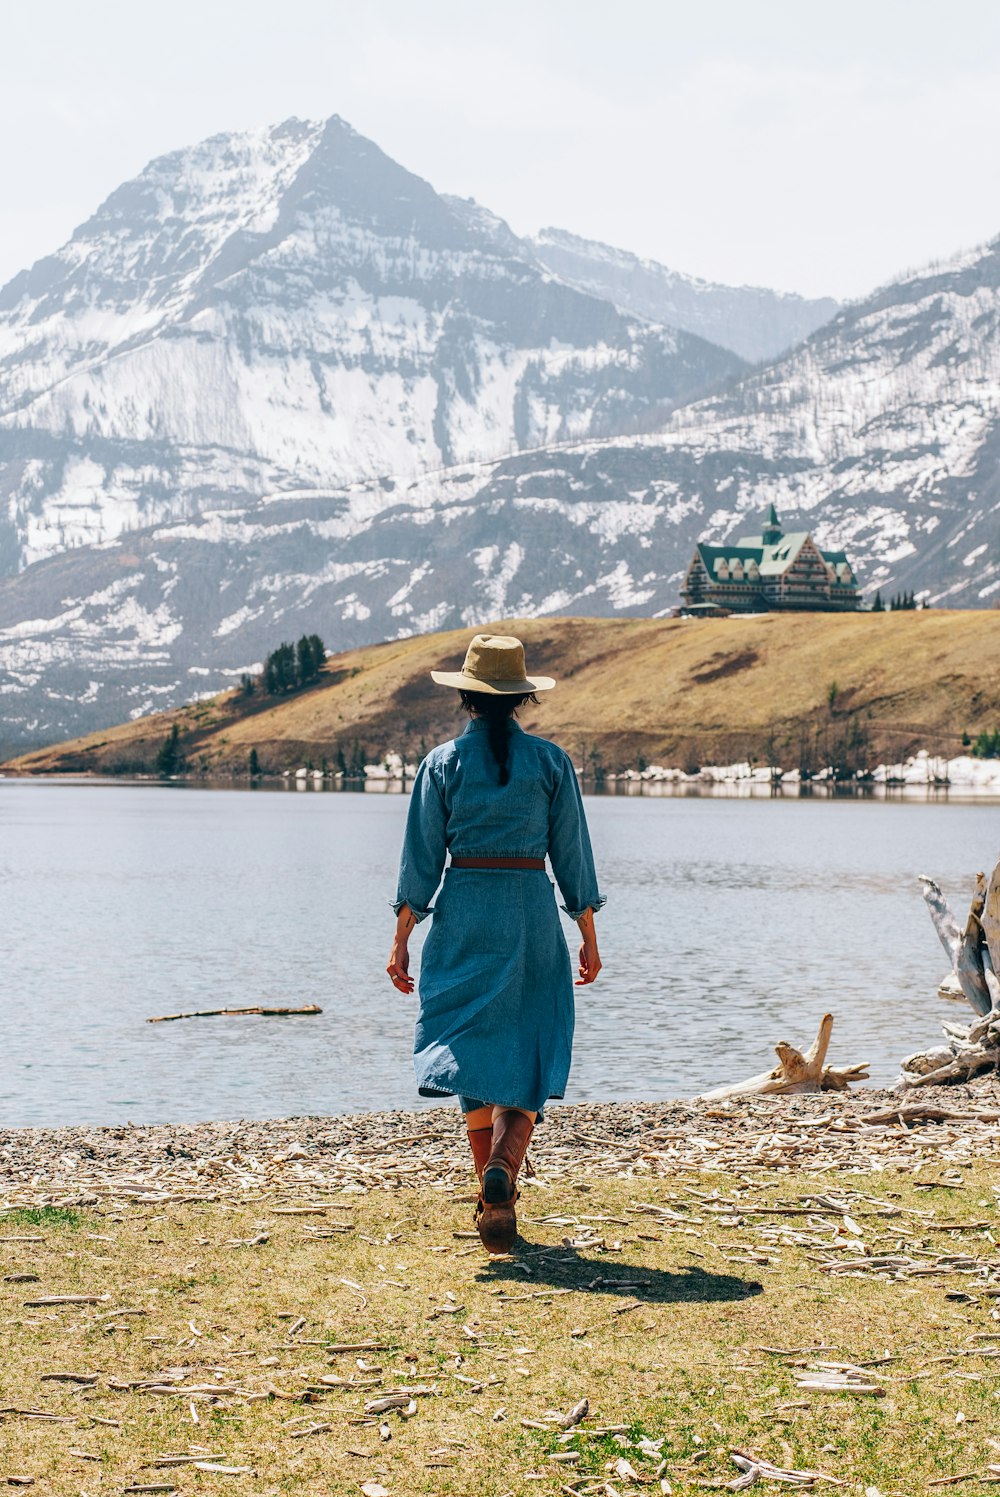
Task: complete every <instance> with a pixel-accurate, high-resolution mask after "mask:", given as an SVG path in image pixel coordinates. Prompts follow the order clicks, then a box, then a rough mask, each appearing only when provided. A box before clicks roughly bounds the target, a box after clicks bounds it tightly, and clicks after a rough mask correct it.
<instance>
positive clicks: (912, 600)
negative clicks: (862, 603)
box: [872, 592, 927, 613]
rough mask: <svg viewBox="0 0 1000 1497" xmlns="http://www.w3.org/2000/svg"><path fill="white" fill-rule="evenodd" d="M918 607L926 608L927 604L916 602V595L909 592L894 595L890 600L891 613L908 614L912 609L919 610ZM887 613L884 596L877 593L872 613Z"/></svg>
mask: <svg viewBox="0 0 1000 1497" xmlns="http://www.w3.org/2000/svg"><path fill="white" fill-rule="evenodd" d="M918 607H923V608H926V607H927V604H926V603H923V604H918V603H917V600H916V597H915V595H914V594H913V593H912V592H908V593H894V594H893V596H892V597H891V598H890V599H889V612H890V613H906V612H908V611H909V610H910V609H915V608H918ZM885 612H886V605H885V603H884V602H883V601H882V594H881V593H880V592H877V593H876V594H875V601H874V602H873V603H872V613H885Z"/></svg>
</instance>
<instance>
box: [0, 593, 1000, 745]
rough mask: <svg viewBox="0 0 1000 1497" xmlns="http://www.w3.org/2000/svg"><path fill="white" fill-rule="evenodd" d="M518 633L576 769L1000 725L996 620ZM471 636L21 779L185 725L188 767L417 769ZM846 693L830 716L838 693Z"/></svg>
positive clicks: (133, 737) (365, 653)
mask: <svg viewBox="0 0 1000 1497" xmlns="http://www.w3.org/2000/svg"><path fill="white" fill-rule="evenodd" d="M494 627H496V628H497V629H500V628H502V629H504V630H507V631H516V632H517V633H518V634H519V635H521V636H522V637H523V638H524V639H525V641H526V642H527V644H528V647H529V662H530V664H531V665H532V666H533V667H534V668H535V669H538V670H543V671H547V672H550V673H551V674H553V675H556V676H558V677H559V678H560V685H559V688H558V689H557V690H556V691H554V692H552V694H551V695H550V696H547V697H546V698H545V700H544V705H543V706H542V708H540V709H537V710H533V711H532V712H529V713H526V715H525V717H524V722H525V725H526V726H527V727H529V728H531V727H533V726H534V727H537V728H538V730H539V731H543V732H545V733H546V734H547V735H549V736H551V737H553V738H555V739H556V740H557V741H558V742H560V743H562V744H564V745H565V746H566V747H567V748H568V749H570V750H571V751H572V752H573V753H574V754H575V755H576V756H577V757H578V759H579V760H583V759H585V758H587V757H589V755H590V754H591V753H592V752H593V751H594V750H597V751H599V752H600V753H601V755H602V756H603V759H604V762H605V765H606V767H607V768H609V769H615V768H618V767H627V766H632V765H635V763H636V762H637V759H638V758H639V756H640V755H641V756H643V757H644V758H645V759H646V760H647V761H648V762H650V763H662V764H680V765H681V766H682V767H683V766H684V765H685V764H686V763H688V762H693V763H695V764H707V763H713V762H714V763H726V762H732V761H733V760H736V759H739V758H744V757H747V756H748V755H753V756H754V757H755V758H756V759H757V760H758V761H763V760H764V759H765V758H767V757H770V756H771V755H775V754H776V755H777V756H778V757H779V760H780V762H783V763H784V765H785V767H791V766H792V765H793V764H796V763H798V755H799V751H800V746H801V742H802V739H803V735H807V736H808V735H813V734H815V732H816V730H817V729H819V730H820V731H821V732H826V731H828V732H829V733H830V734H832V735H833V736H836V735H837V734H838V733H840V732H843V731H845V730H846V727H847V726H848V724H849V723H850V722H851V720H852V718H853V719H854V720H855V721H856V722H857V723H859V724H860V725H861V726H863V727H864V729H865V730H866V731H867V732H868V733H869V734H870V737H871V741H872V746H873V749H874V751H875V752H876V753H877V754H878V755H880V756H882V757H884V756H889V757H892V758H899V757H902V756H903V755H904V754H905V753H907V752H909V751H911V750H912V749H913V748H914V747H925V748H928V749H930V750H931V751H933V752H939V753H957V752H958V751H959V749H960V744H961V735H962V732H963V730H966V729H967V730H968V731H969V732H971V733H973V734H974V733H976V732H978V731H980V730H982V729H986V728H989V729H992V728H993V727H994V726H996V724H997V722H998V721H1000V676H998V675H997V672H996V670H995V669H994V662H995V660H996V658H997V655H998V653H1000V611H997V610H992V611H989V612H975V611H971V610H963V611H961V612H957V611H956V612H946V611H943V610H942V611H936V610H935V611H930V612H917V613H885V614H876V615H872V614H864V615H853V616H852V615H836V614H788V615H766V616H761V617H748V618H739V617H734V618H730V619H705V620H697V621H695V620H686V619H551V618H548V619H534V620H508V621H506V622H504V623H502V624H499V625H496V626H494ZM470 635H471V631H469V630H462V631H453V632H451V633H447V634H438V635H424V636H418V637H416V638H413V639H407V640H397V641H393V642H391V643H389V644H384V645H372V646H369V647H367V648H365V649H359V650H352V651H348V652H346V653H344V654H342V655H337V656H334V657H332V658H331V659H330V661H329V662H328V664H327V667H326V671H325V673H324V675H323V678H322V680H321V682H320V684H318V685H317V686H316V687H313V688H310V689H307V690H306V691H304V692H303V693H302V694H301V695H299V696H297V697H295V698H293V699H289V700H286V701H283V702H281V703H279V704H277V705H271V704H269V703H268V702H266V701H263V700H261V699H257V698H255V699H251V701H250V703H249V704H247V702H246V701H245V699H242V698H239V697H237V696H235V695H234V694H229V695H225V696H222V697H218V698H216V699H215V700H214V701H211V702H201V703H198V704H195V705H194V706H191V707H188V708H185V709H183V710H181V711H178V712H174V713H164V714H159V715H157V716H155V717H151V718H145V719H140V720H139V721H137V722H135V723H130V724H126V725H124V726H122V727H119V728H115V729H112V730H111V731H109V732H105V733H99V734H93V735H91V736H90V737H89V738H84V739H80V740H77V741H75V742H73V743H70V744H63V745H59V746H57V747H56V748H53V749H45V750H41V751H39V752H36V753H32V754H28V755H25V756H24V757H23V758H21V759H18V760H15V761H13V765H12V767H13V768H15V769H20V770H22V771H24V772H29V773H32V772H33V773H39V772H52V771H63V772H65V771H69V770H74V771H92V770H102V769H107V768H109V767H114V766H116V765H118V766H121V765H122V764H128V763H134V762H136V761H139V760H143V759H145V760H146V761H148V762H149V763H150V764H152V761H153V759H154V758H155V753H156V749H157V748H158V746H159V744H160V743H161V742H162V741H163V738H164V737H165V735H166V733H167V732H168V730H169V728H170V726H171V724H172V723H173V722H174V721H177V722H178V723H179V725H180V727H181V731H182V734H183V743H184V747H185V751H186V753H187V754H188V757H189V760H190V762H191V764H192V765H193V766H194V767H195V768H198V767H199V766H200V767H203V768H204V769H205V770H206V771H208V772H216V773H218V772H221V771H226V770H234V769H235V770H237V771H239V772H243V771H245V768H246V762H247V757H248V755H249V752H250V749H251V748H254V747H256V748H257V750H258V753H259V754H260V756H261V760H262V762H263V764H264V765H265V767H268V768H271V769H282V768H286V767H295V766H296V765H298V764H301V763H304V762H305V761H306V760H307V759H310V760H312V761H313V762H314V763H315V764H316V765H317V766H319V764H320V762H321V760H322V759H323V757H324V756H325V757H327V759H328V760H329V761H330V762H331V763H333V762H334V761H335V757H336V753H337V750H338V748H339V749H342V750H343V751H344V752H345V753H346V754H347V755H348V757H349V756H350V753H351V750H352V746H353V745H354V744H360V745H361V746H362V747H363V748H364V749H365V750H366V751H367V753H368V755H369V756H370V757H371V758H372V759H377V758H378V757H380V756H381V755H382V754H383V753H384V752H386V751H388V750H390V749H396V750H399V751H403V752H405V753H406V754H407V755H409V756H410V757H413V758H417V757H419V755H420V750H421V742H422V740H423V741H425V742H426V743H428V744H430V743H435V742H437V741H439V740H441V739H442V738H447V737H449V736H450V735H451V734H453V733H454V732H455V731H456V729H457V727H458V726H460V723H459V719H458V718H457V716H456V714H455V711H454V706H455V700H454V696H453V695H452V694H451V693H449V692H444V691H442V690H441V688H439V687H435V686H434V685H433V684H432V682H431V681H430V678H429V672H430V670H431V668H432V667H433V666H439V665H441V664H443V663H446V662H453V663H455V664H460V663H461V659H462V656H463V654H464V650H465V646H466V644H467V642H468V639H469V638H470ZM834 684H836V686H837V689H838V695H837V698H836V702H835V709H834V712H833V714H832V715H831V713H830V710H829V706H828V693H829V688H830V687H831V686H832V685H834Z"/></svg>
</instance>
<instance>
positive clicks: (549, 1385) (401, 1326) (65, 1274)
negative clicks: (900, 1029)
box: [0, 1163, 1000, 1497]
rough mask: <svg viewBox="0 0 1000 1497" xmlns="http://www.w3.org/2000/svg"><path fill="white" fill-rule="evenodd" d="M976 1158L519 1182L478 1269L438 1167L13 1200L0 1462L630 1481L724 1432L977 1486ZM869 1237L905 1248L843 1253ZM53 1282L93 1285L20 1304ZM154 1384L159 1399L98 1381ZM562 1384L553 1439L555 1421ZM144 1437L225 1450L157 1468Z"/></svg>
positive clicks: (50, 1291)
mask: <svg viewBox="0 0 1000 1497" xmlns="http://www.w3.org/2000/svg"><path fill="white" fill-rule="evenodd" d="M993 1178H994V1176H993V1172H992V1170H990V1168H989V1167H988V1166H987V1165H986V1164H983V1163H974V1164H971V1165H967V1166H964V1167H959V1166H957V1165H955V1164H954V1163H951V1164H944V1163H942V1164H940V1165H937V1166H934V1165H931V1166H926V1167H924V1169H923V1170H922V1172H918V1173H917V1174H916V1175H914V1174H912V1173H907V1174H901V1173H896V1172H894V1171H891V1170H887V1171H884V1172H881V1173H876V1174H870V1173H869V1174H862V1175H850V1174H844V1173H836V1174H832V1173H831V1172H829V1171H827V1172H824V1173H823V1174H821V1175H817V1176H810V1175H807V1174H805V1173H795V1172H782V1173H780V1174H778V1175H774V1174H769V1173H768V1172H767V1171H760V1170H758V1171H756V1172H755V1173H754V1174H753V1176H752V1177H751V1176H742V1175H740V1174H730V1175H720V1174H710V1173H699V1172H695V1171H692V1170H690V1169H687V1170H683V1171H681V1172H679V1173H678V1174H676V1175H675V1176H672V1177H667V1178H660V1179H650V1180H645V1181H639V1180H635V1179H632V1180H629V1179H606V1180H599V1179H594V1178H589V1179H587V1180H584V1179H583V1178H577V1179H573V1178H565V1179H562V1180H558V1181H557V1182H555V1183H552V1184H549V1185H540V1186H539V1185H534V1186H532V1187H531V1188H528V1189H526V1192H525V1197H524V1201H523V1209H522V1218H523V1226H524V1231H525V1236H526V1238H527V1243H526V1244H525V1245H524V1247H523V1249H522V1251H521V1252H520V1254H519V1256H518V1257H517V1258H516V1260H514V1261H497V1262H494V1263H490V1262H488V1261H486V1260H485V1258H484V1256H483V1254H482V1250H481V1248H480V1247H479V1244H478V1241H477V1240H475V1239H470V1238H469V1236H468V1232H469V1227H470V1218H469V1211H470V1207H469V1203H468V1200H466V1199H463V1198H460V1197H461V1196H462V1192H461V1191H459V1192H456V1193H451V1192H449V1191H447V1190H443V1189H438V1190H434V1189H432V1188H425V1189H410V1190H403V1189H399V1190H394V1191H372V1192H368V1193H365V1192H363V1191H360V1190H355V1191H343V1190H339V1189H337V1190H331V1191H329V1192H328V1193H322V1192H320V1191H318V1190H316V1189H315V1188H314V1187H313V1188H310V1189H309V1190H308V1192H305V1193H304V1196H305V1198H304V1200H303V1205H304V1206H308V1207H309V1208H310V1210H309V1214H301V1215H288V1214H282V1213H283V1212H284V1211H285V1210H286V1208H287V1197H276V1196H269V1194H268V1190H267V1187H266V1185H265V1186H264V1188H263V1189H262V1191H261V1192H260V1194H259V1195H258V1196H257V1198H254V1199H248V1200H244V1201H242V1202H239V1203H234V1202H232V1201H231V1200H218V1201H191V1202H188V1203H186V1204H185V1203H183V1202H174V1203H170V1204H166V1205H158V1204H152V1205H149V1204H143V1205H141V1206H129V1205H119V1206H117V1207H115V1206H104V1207H97V1208H93V1207H92V1208H89V1209H74V1208H67V1207H58V1206H56V1207H53V1206H48V1207H40V1208H32V1209H15V1210H10V1211H8V1212H6V1214H4V1215H3V1216H2V1218H0V1238H2V1241H0V1262H2V1264H3V1275H4V1283H3V1285H2V1295H3V1318H4V1358H3V1368H2V1372H0V1406H2V1408H3V1410H4V1412H3V1413H2V1415H0V1452H2V1455H0V1476H2V1477H3V1478H6V1479H7V1480H11V1479H13V1478H20V1477H23V1478H25V1479H29V1478H30V1479H32V1480H33V1482H34V1485H35V1489H36V1490H39V1491H44V1492H46V1493H52V1494H73V1497H78V1494H81V1493H85V1494H88V1497H93V1494H96V1493H110V1492H116V1493H117V1492H124V1491H126V1490H128V1488H129V1487H142V1486H146V1487H149V1488H153V1487H156V1488H159V1489H164V1490H165V1489H166V1487H167V1486H168V1485H169V1486H170V1487H172V1488H174V1489H176V1490H177V1491H180V1492H186V1493H195V1492H215V1491H225V1490H230V1491H236V1492H240V1493H244V1494H251V1493H252V1494H263V1493H269V1494H270V1493H274V1494H277V1493H282V1492H296V1493H308V1494H314V1493H315V1494H318V1493H329V1492H336V1493H341V1492H351V1493H362V1492H364V1485H363V1484H364V1483H374V1484H375V1486H374V1487H373V1488H371V1490H372V1491H375V1492H376V1493H377V1490H378V1488H379V1487H382V1488H384V1489H385V1490H386V1491H388V1492H389V1493H390V1494H391V1497H411V1494H445V1493H449V1494H477V1497H478V1494H501V1493H511V1494H518V1497H520V1494H530V1493H533V1494H544V1497H548V1494H556V1493H563V1492H567V1491H570V1490H572V1491H576V1492H580V1493H585V1492H587V1491H594V1492H604V1493H611V1492H615V1493H618V1494H619V1497H626V1494H628V1493H640V1492H645V1491H660V1490H663V1491H669V1490H672V1491H673V1492H675V1493H688V1492H695V1491H701V1490H703V1489H705V1488H706V1487H710V1486H712V1485H719V1484H722V1483H723V1482H729V1481H731V1480H732V1479H733V1478H734V1477H735V1476H738V1474H739V1473H738V1471H737V1468H736V1466H735V1465H734V1463H733V1460H732V1456H731V1449H732V1447H734V1446H735V1447H739V1448H741V1449H744V1450H750V1451H752V1452H753V1453H754V1454H756V1455H760V1456H762V1457H765V1458H768V1459H770V1460H771V1461H772V1462H774V1463H776V1464H777V1465H778V1466H781V1467H793V1468H798V1469H800V1470H801V1469H803V1468H804V1469H807V1470H811V1471H818V1472H822V1473H825V1474H827V1475H828V1476H829V1477H831V1478H837V1479H838V1480H839V1481H841V1482H843V1483H844V1484H845V1487H846V1490H847V1491H850V1492H852V1493H856V1492H864V1490H865V1488H866V1487H872V1486H874V1487H877V1488H878V1489H879V1491H880V1492H882V1493H884V1494H885V1497H890V1494H892V1493H906V1494H912V1493H914V1492H921V1491H924V1490H926V1489H927V1487H928V1482H929V1481H931V1480H934V1479H940V1478H942V1477H951V1476H961V1475H962V1473H965V1472H970V1473H975V1474H976V1479H975V1480H973V1479H972V1478H969V1480H968V1485H967V1486H965V1487H961V1488H960V1490H970V1489H971V1490H975V1489H976V1486H977V1485H978V1484H979V1483H980V1482H981V1481H982V1479H983V1478H984V1477H986V1476H987V1475H988V1471H987V1468H988V1467H989V1466H990V1465H991V1464H997V1463H1000V1444H998V1442H997V1441H996V1440H995V1439H994V1436H995V1435H996V1434H997V1431H998V1425H1000V1407H998V1402H997V1399H998V1396H1000V1395H998V1388H997V1380H996V1377H995V1374H994V1373H993V1371H992V1369H993V1366H994V1362H993V1360H992V1359H993V1358H995V1356H996V1355H997V1354H998V1348H1000V1312H998V1311H997V1310H996V1309H995V1308H994V1306H995V1305H997V1304H1000V1300H997V1299H994V1298H993V1297H992V1296H991V1294H990V1293H989V1292H988V1291H989V1290H990V1289H991V1288H992V1287H994V1286H995V1285H996V1284H997V1278H998V1272H1000V1263H998V1258H1000V1253H998V1250H997V1247H996V1243H995V1231H994V1223H995V1221H996V1216H997V1211H996V1199H997V1197H996V1192H995V1190H994V1187H993ZM646 1205H649V1206H653V1207H658V1208H660V1212H659V1213H657V1212H653V1213H650V1212H647V1211H643V1210H641V1209H640V1208H641V1207H643V1206H646ZM564 1240H566V1241H568V1242H569V1243H570V1244H575V1245H570V1246H567V1245H565V1241H564ZM859 1244H860V1245H861V1246H860V1247H859ZM886 1253H890V1254H895V1255H897V1256H902V1257H905V1258H906V1259H908V1260H909V1262H910V1263H911V1264H915V1265H916V1268H915V1269H914V1268H909V1269H904V1268H902V1267H897V1268H896V1269H885V1270H882V1271H876V1270H874V1269H873V1268H872V1267H869V1268H868V1269H867V1271H866V1265H871V1263H872V1257H873V1255H879V1254H886ZM959 1254H960V1255H965V1258H964V1259H959V1260H958V1262H957V1264H956V1263H954V1262H953V1263H947V1262H946V1263H942V1261H941V1260H942V1258H944V1257H946V1255H959ZM852 1265H853V1266H855V1268H856V1271H855V1272H843V1271H842V1269H843V1268H844V1267H845V1266H852ZM27 1275H33V1276H37V1277H34V1278H32V1279H30V1280H29V1279H28V1278H27V1277H26V1276H27ZM14 1276H17V1277H14ZM56 1294H86V1295H99V1296H102V1297H104V1298H101V1299H100V1300H99V1302H98V1303H95V1304H76V1305H63V1306H48V1307H46V1306H41V1307H29V1306H27V1305H26V1301H29V1300H37V1299H41V1298H43V1297H45V1296H47V1295H56ZM368 1341H370V1342H373V1343H375V1345H374V1346H373V1348H372V1349H371V1350H369V1351H342V1352H335V1351H333V1350H332V1349H331V1347H332V1345H334V1344H345V1343H346V1344H357V1343H363V1342H368ZM884 1357H888V1358H889V1360H886V1361H883V1360H882V1359H883V1358H884ZM818 1362H826V1363H853V1364H865V1363H871V1362H874V1363H877V1365H876V1366H874V1367H872V1368H871V1369H870V1376H871V1380H872V1381H873V1382H874V1383H875V1385H876V1386H877V1388H878V1389H879V1390H880V1391H881V1392H882V1395H883V1396H875V1395H872V1394H859V1393H852V1392H839V1393H838V1392H819V1391H803V1390H802V1389H801V1388H800V1387H799V1386H798V1380H799V1379H800V1378H802V1377H804V1376H807V1375H808V1374H807V1373H806V1371H805V1368H806V1367H807V1365H809V1364H814V1363H818ZM47 1374H74V1375H81V1376H83V1375H89V1376H94V1375H96V1382H94V1383H93V1384H89V1385H88V1384H74V1383H72V1382H64V1381H45V1380H44V1378H45V1376H46V1375H47ZM157 1375H159V1376H160V1379H161V1383H160V1386H161V1387H164V1388H166V1389H168V1390H171V1391H161V1392H151V1391H148V1390H143V1389H141V1388H134V1389H131V1388H128V1387H122V1386H114V1385H115V1384H119V1385H121V1384H129V1383H133V1382H136V1381H140V1380H148V1379H150V1378H151V1377H156V1376H157ZM330 1377H337V1378H339V1379H343V1380H346V1383H345V1385H344V1386H334V1385H331V1384H329V1383H327V1384H324V1383H323V1382H322V1381H321V1380H322V1379H323V1378H330ZM212 1387H217V1388H218V1391H217V1392H211V1391H196V1392H192V1391H187V1390H190V1389H206V1388H212ZM395 1387H404V1388H414V1389H418V1390H425V1391H418V1392H416V1393H415V1394H414V1395H413V1402H414V1404H415V1405H416V1412H415V1414H413V1416H412V1417H409V1418H405V1417H401V1416H400V1415H399V1414H398V1413H395V1412H392V1413H387V1414H382V1415H381V1416H379V1415H374V1416H366V1415H365V1412H364V1409H365V1403H366V1401H367V1400H370V1399H373V1398H377V1397H382V1396H385V1395H386V1394H387V1392H388V1391H390V1390H391V1389H393V1388H395ZM174 1389H176V1391H172V1390H174ZM584 1397H586V1398H587V1399H588V1400H589V1415H588V1417H587V1418H586V1419H585V1421H584V1422H583V1423H582V1424H581V1425H580V1426H579V1427H578V1429H577V1432H576V1433H575V1434H570V1435H569V1436H568V1437H566V1438H564V1437H563V1436H562V1432H561V1431H560V1429H559V1427H558V1425H557V1424H556V1423H555V1422H554V1420H553V1418H552V1415H553V1414H554V1413H559V1414H565V1413H566V1412H567V1411H568V1410H569V1409H571V1408H572V1407H573V1406H574V1405H575V1404H577V1402H578V1401H579V1400H580V1399H581V1398H584ZM11 1410H36V1411H45V1412H48V1413H50V1414H54V1415H57V1416H58V1418H59V1420H61V1421H63V1422H55V1421H49V1420H42V1419H38V1418H32V1417H30V1415H27V1414H25V1413H23V1412H22V1413H18V1412H11ZM100 1421H111V1422H100ZM380 1426H381V1427H380ZM600 1430H605V1431H608V1432H607V1433H604V1434H600V1433H599V1431H600ZM641 1440H646V1441H651V1442H653V1444H647V1445H645V1446H643V1445H640V1444H639V1443H638V1442H639V1441H641ZM659 1442H662V1444H660V1443H659ZM171 1455H173V1456H195V1457H198V1458H200V1459H201V1460H202V1461H204V1462H207V1463H208V1464H209V1465H212V1464H216V1465H223V1466H228V1467H239V1468H250V1469H248V1470H245V1471H243V1472H242V1473H241V1474H225V1473H221V1472H213V1471H209V1470H200V1469H198V1468H197V1467H195V1466H193V1465H176V1466H170V1465H157V1464H156V1461H157V1460H158V1459H160V1458H163V1457H166V1456H171ZM559 1455H562V1456H568V1457H570V1459H569V1460H564V1461H556V1460H555V1459H554V1457H556V1456H559ZM622 1462H624V1463H625V1464H624V1465H622V1464H619V1465H617V1466H616V1463H622ZM630 1471H631V1472H632V1473H634V1474H630ZM663 1482H666V1483H667V1485H665V1486H662V1487H661V1483H663ZM765 1485H770V1483H765ZM773 1489H774V1490H781V1488H780V1487H778V1488H773ZM831 1490H832V1488H831Z"/></svg>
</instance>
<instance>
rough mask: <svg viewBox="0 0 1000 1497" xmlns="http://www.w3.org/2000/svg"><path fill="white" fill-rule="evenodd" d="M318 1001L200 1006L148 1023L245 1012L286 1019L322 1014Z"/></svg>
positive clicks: (228, 1016) (234, 1017)
mask: <svg viewBox="0 0 1000 1497" xmlns="http://www.w3.org/2000/svg"><path fill="white" fill-rule="evenodd" d="M322 1012H323V1010H322V1009H321V1008H320V1006H319V1004H318V1003H304V1004H303V1005H302V1007H301V1008H264V1007H263V1005H261V1004H255V1005H254V1007H253V1008H199V1009H195V1010H193V1011H192V1012H191V1013H189V1014H158V1015H157V1017H156V1018H155V1019H147V1020H146V1023H147V1024H168V1023H169V1022H170V1021H171V1020H172V1019H219V1018H222V1019H236V1018H239V1017H240V1016H241V1015H243V1014H259V1015H261V1017H263V1018H265V1019H286V1018H288V1017H290V1016H292V1015H298V1014H321V1013H322Z"/></svg>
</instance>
